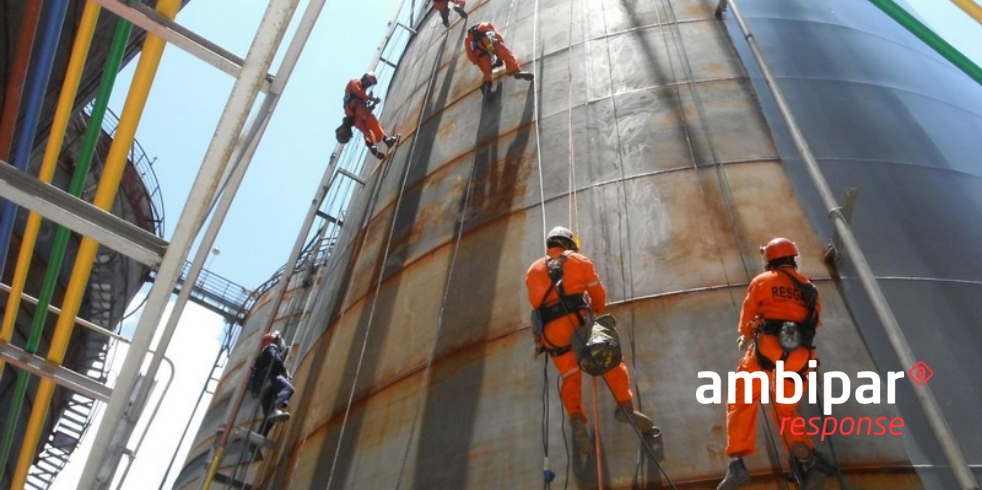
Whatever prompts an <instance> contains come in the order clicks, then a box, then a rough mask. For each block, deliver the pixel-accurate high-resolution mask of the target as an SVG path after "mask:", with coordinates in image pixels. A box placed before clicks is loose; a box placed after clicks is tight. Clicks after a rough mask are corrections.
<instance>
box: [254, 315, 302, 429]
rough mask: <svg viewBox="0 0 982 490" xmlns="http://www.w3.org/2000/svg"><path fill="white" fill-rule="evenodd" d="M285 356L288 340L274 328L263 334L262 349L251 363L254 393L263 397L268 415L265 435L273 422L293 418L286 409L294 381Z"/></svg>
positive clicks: (257, 396)
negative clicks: (291, 380)
mask: <svg viewBox="0 0 982 490" xmlns="http://www.w3.org/2000/svg"><path fill="white" fill-rule="evenodd" d="M285 357H286V343H285V342H284V341H283V337H282V336H281V335H280V333H279V332H275V331H274V332H270V333H267V334H266V335H263V338H262V351H261V352H260V353H259V357H258V358H257V359H256V363H255V364H254V365H253V366H252V376H251V377H250V378H249V389H250V391H251V392H252V396H253V398H260V403H261V404H262V407H263V413H264V414H265V416H266V423H265V424H264V425H263V428H262V435H263V436H265V435H266V434H268V433H269V430H270V428H272V426H273V424H275V423H277V422H284V421H286V420H289V419H290V413H289V412H287V411H286V408H287V406H288V405H289V404H290V398H291V397H292V396H293V392H294V389H293V384H292V383H290V379H291V377H292V376H290V372H289V371H288V370H287V368H286V363H285V359H284V358H285ZM267 380H268V381H269V385H268V387H267V386H266V381H267ZM264 387H265V389H264Z"/></svg>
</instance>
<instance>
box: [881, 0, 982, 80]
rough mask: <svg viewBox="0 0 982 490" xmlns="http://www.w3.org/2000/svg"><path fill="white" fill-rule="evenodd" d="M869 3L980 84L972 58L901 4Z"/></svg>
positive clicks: (981, 71)
mask: <svg viewBox="0 0 982 490" xmlns="http://www.w3.org/2000/svg"><path fill="white" fill-rule="evenodd" d="M869 1H870V3H872V4H873V5H876V6H877V7H878V8H879V9H880V10H882V11H883V12H885V13H886V14H887V15H889V16H890V17H891V18H893V20H895V21H897V22H898V23H899V24H900V25H902V26H903V27H904V28H905V29H907V30H908V31H910V32H911V34H913V35H915V36H917V38H918V39H920V40H921V41H924V42H925V43H926V44H927V45H928V46H930V47H931V49H933V50H935V51H937V52H938V54H940V55H941V56H944V58H945V59H946V60H948V61H950V62H951V63H952V64H954V65H955V66H956V67H958V69H959V70H961V71H963V72H965V74H966V75H968V76H970V77H972V80H975V81H976V83H979V84H980V85H982V68H979V65H976V64H975V63H974V62H973V61H972V60H970V59H968V57H967V56H965V55H963V54H962V53H961V52H960V51H958V50H957V49H955V47H954V46H952V45H950V44H948V42H947V41H945V40H944V39H941V36H939V35H937V34H935V33H934V31H932V30H931V29H930V28H929V27H928V26H926V25H924V24H923V23H921V21H919V20H917V18H915V17H914V16H913V15H910V13H908V12H907V11H906V10H904V9H903V8H902V7H901V6H899V5H897V3H896V2H894V1H893V0H869Z"/></svg>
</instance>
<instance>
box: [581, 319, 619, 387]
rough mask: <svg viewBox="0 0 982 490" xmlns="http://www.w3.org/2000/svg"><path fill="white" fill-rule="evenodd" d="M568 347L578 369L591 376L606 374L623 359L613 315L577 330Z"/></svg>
mask: <svg viewBox="0 0 982 490" xmlns="http://www.w3.org/2000/svg"><path fill="white" fill-rule="evenodd" d="M570 345H571V346H572V348H573V354H575V355H576V363H577V364H578V365H579V366H580V369H581V370H582V371H583V372H585V373H587V374H589V375H591V376H602V375H604V374H606V373H607V372H608V371H610V370H611V369H614V368H615V367H617V365H618V364H620V363H621V360H622V359H623V358H624V356H623V354H622V353H621V341H620V336H619V335H618V334H617V320H615V319H614V316H613V315H601V316H600V317H598V318H597V319H596V320H595V321H594V322H593V323H590V324H587V325H583V326H582V327H580V328H578V329H577V330H576V333H575V334H573V338H572V339H570Z"/></svg>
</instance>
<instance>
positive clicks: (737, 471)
mask: <svg viewBox="0 0 982 490" xmlns="http://www.w3.org/2000/svg"><path fill="white" fill-rule="evenodd" d="M749 481H750V472H748V471H747V467H746V466H744V465H743V458H740V457H734V458H731V459H730V465H729V466H728V467H727V468H726V476H724V477H723V481H721V482H719V485H717V486H716V490H736V489H737V488H740V487H742V486H743V484H744V483H747V482H749Z"/></svg>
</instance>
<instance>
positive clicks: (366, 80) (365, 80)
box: [361, 71, 378, 88]
mask: <svg viewBox="0 0 982 490" xmlns="http://www.w3.org/2000/svg"><path fill="white" fill-rule="evenodd" d="M376 83H378V77H376V76H375V72H374V71H370V72H368V73H366V74H364V75H362V77H361V84H362V86H363V87H366V88H367V87H371V86H372V85H375V84H376Z"/></svg>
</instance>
